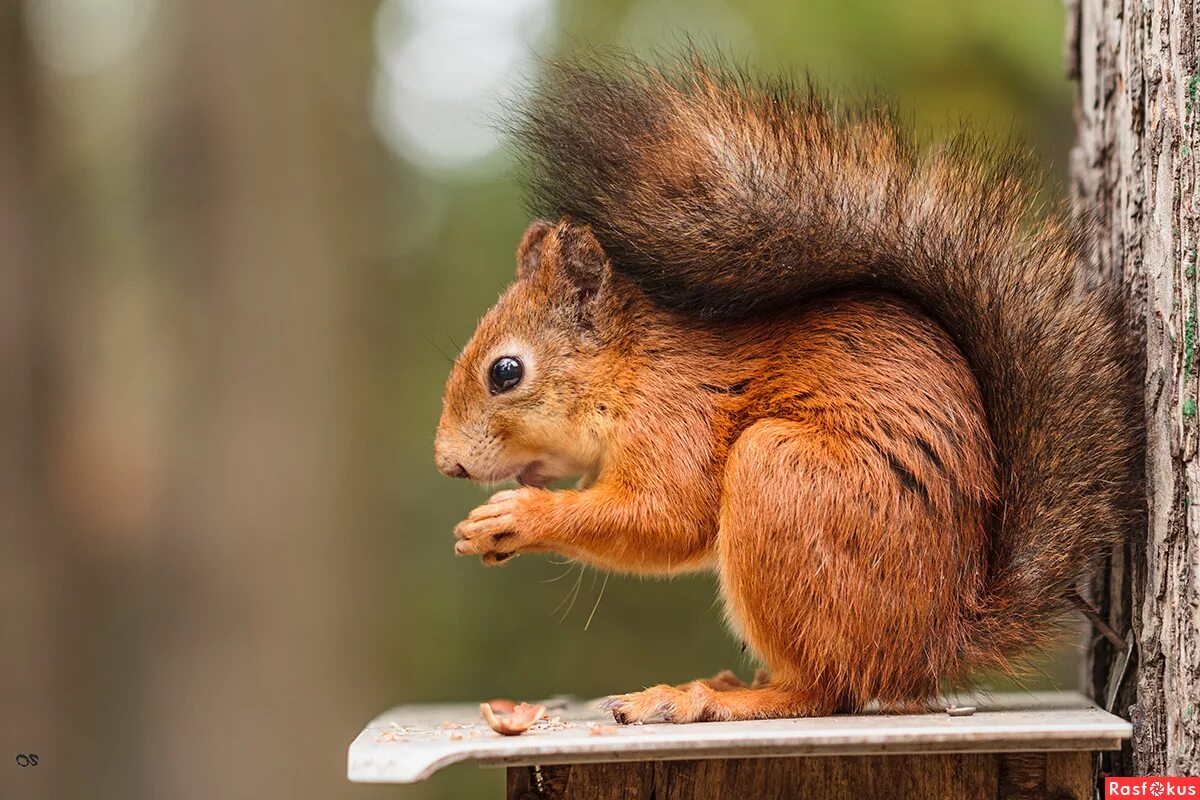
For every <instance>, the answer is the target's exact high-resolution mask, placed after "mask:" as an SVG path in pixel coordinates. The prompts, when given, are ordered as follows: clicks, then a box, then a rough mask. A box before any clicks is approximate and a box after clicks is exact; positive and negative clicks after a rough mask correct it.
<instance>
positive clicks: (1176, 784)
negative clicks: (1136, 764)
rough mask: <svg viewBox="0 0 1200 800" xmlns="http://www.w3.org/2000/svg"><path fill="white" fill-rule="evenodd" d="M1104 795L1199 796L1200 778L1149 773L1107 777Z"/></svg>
mask: <svg viewBox="0 0 1200 800" xmlns="http://www.w3.org/2000/svg"><path fill="white" fill-rule="evenodd" d="M1104 796H1105V798H1110V797H1197V798H1200V778H1178V777H1169V776H1164V775H1147V776H1145V777H1141V778H1105V779H1104Z"/></svg>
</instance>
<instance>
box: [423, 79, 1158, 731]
mask: <svg viewBox="0 0 1200 800" xmlns="http://www.w3.org/2000/svg"><path fill="white" fill-rule="evenodd" d="M548 86H549V88H548V89H547V91H546V93H545V94H544V95H543V96H542V97H541V98H540V99H539V101H538V102H537V103H536V104H535V105H534V106H533V108H532V109H531V110H530V111H529V112H528V115H527V117H528V118H527V126H526V128H525V130H524V131H522V136H523V138H524V140H525V141H526V142H527V143H528V144H529V146H530V147H531V148H532V150H533V151H534V156H535V160H538V159H540V161H541V167H542V169H541V172H540V173H537V177H535V188H536V189H537V191H538V192H539V193H540V194H541V195H542V196H543V197H544V198H545V199H546V202H547V205H548V210H551V211H553V212H554V213H555V214H556V215H561V217H560V219H559V221H558V222H556V223H551V222H544V221H539V222H535V223H534V224H533V225H532V226H531V227H530V228H529V230H528V231H527V232H526V234H525V236H524V237H523V239H522V242H521V245H520V247H519V249H518V256H517V257H518V270H517V274H518V279H517V280H516V282H515V283H514V284H513V285H512V286H511V287H510V288H509V289H508V291H507V292H506V293H505V294H504V295H503V296H502V297H501V298H500V300H499V302H498V303H497V304H496V306H495V307H494V308H492V309H491V310H490V311H489V312H488V313H487V315H485V317H484V318H483V319H482V320H481V321H480V323H479V326H478V328H477V330H476V332H475V335H474V336H473V337H472V339H471V341H470V342H469V343H468V345H467V347H466V348H465V350H464V351H463V353H462V354H461V357H460V358H459V359H458V361H457V362H456V364H455V366H454V369H453V372H452V374H451V376H450V379H449V381H448V383H447V388H446V394H445V400H444V410H443V415H442V419H441V422H440V423H439V426H438V435H437V442H436V447H435V449H436V460H437V463H438V466H439V468H440V469H441V470H442V471H443V472H445V473H446V474H448V475H454V476H457V477H471V478H474V479H477V480H482V481H487V482H497V481H503V480H508V479H512V478H516V479H517V480H518V481H519V482H521V483H522V484H523V485H522V486H521V487H520V488H518V489H510V490H505V491H501V492H499V493H498V494H496V495H494V496H493V497H492V498H491V500H489V502H487V503H485V504H483V505H482V506H480V507H479V508H477V509H475V510H474V511H472V512H471V514H470V515H469V516H468V518H467V519H466V520H464V521H463V522H462V523H460V524H459V526H458V527H457V528H456V530H455V534H456V537H457V540H458V541H457V543H456V546H455V549H456V552H458V553H459V554H461V555H478V556H480V557H481V558H482V559H483V561H484V562H485V563H489V564H494V563H500V562H502V561H504V560H506V559H507V558H509V557H511V556H512V555H514V554H517V553H522V552H544V551H555V552H560V553H564V554H566V555H567V556H569V557H572V558H575V559H579V560H581V561H584V562H587V563H590V564H594V565H597V566H600V567H603V568H609V569H618V570H625V571H632V572H645V573H671V572H677V571H681V570H695V569H714V570H716V571H717V573H718V575H719V576H720V586H721V592H722V595H723V598H724V600H725V607H726V612H727V616H728V619H729V622H730V624H731V626H732V627H733V628H734V629H735V630H736V631H737V632H738V634H739V635H740V636H742V637H743V638H744V639H745V641H746V642H747V643H748V644H749V645H750V647H751V648H753V650H754V652H755V653H756V654H757V655H758V656H759V657H760V658H761V659H762V660H763V661H764V662H765V663H766V664H767V666H769V667H770V677H769V679H765V680H761V681H756V682H755V684H754V685H753V686H749V687H746V686H740V685H737V684H736V683H734V682H732V681H730V680H728V679H722V678H720V676H718V678H716V679H712V680H709V681H696V682H693V683H691V684H687V685H686V686H683V687H671V686H658V687H652V688H650V689H647V690H646V691H644V692H638V693H634V694H630V695H618V696H614V697H613V698H610V700H609V701H608V703H607V705H608V707H610V708H611V709H612V710H613V712H614V714H615V715H616V716H617V718H618V719H620V720H623V721H641V720H646V719H649V718H652V717H654V716H657V715H663V716H665V717H666V718H668V719H671V720H675V721H692V720H700V719H745V718H755V717H772V716H788V715H800V714H823V713H830V712H833V711H838V710H856V709H861V708H862V707H863V706H865V705H866V704H867V703H869V702H871V701H879V702H880V703H881V704H882V705H883V706H884V707H885V708H891V709H897V710H900V709H908V708H913V707H915V706H916V705H917V704H919V703H921V702H923V701H925V700H927V699H928V698H929V697H930V696H931V695H934V694H935V693H936V692H937V691H938V687H939V684H940V683H941V682H943V681H946V680H965V679H968V678H969V676H970V674H971V672H972V670H975V669H978V668H980V667H999V668H1002V669H1003V668H1011V664H1012V661H1011V659H1012V658H1013V656H1014V655H1015V654H1016V653H1017V652H1018V651H1019V650H1020V649H1021V648H1023V647H1026V646H1030V645H1035V644H1037V643H1039V642H1040V641H1043V640H1044V639H1045V638H1046V637H1047V635H1048V633H1049V631H1050V630H1051V621H1052V620H1053V618H1054V615H1055V614H1057V613H1059V612H1060V611H1061V610H1062V608H1063V601H1062V596H1063V592H1064V591H1066V590H1067V589H1069V587H1070V585H1071V583H1072V582H1073V581H1074V580H1075V579H1076V578H1077V576H1078V575H1079V574H1080V573H1081V572H1082V570H1083V569H1084V568H1085V567H1086V565H1087V563H1088V561H1089V560H1090V559H1091V557H1093V556H1094V555H1096V554H1098V553H1100V552H1102V551H1103V549H1104V548H1105V547H1107V546H1108V545H1109V544H1111V543H1113V542H1116V541H1120V539H1121V537H1122V536H1124V535H1125V534H1126V532H1127V531H1128V530H1129V529H1130V528H1131V527H1132V525H1133V523H1134V522H1135V520H1136V518H1137V506H1136V500H1135V498H1136V496H1137V485H1138V481H1137V475H1138V453H1139V452H1140V451H1139V443H1140V441H1141V440H1140V428H1139V427H1138V425H1137V424H1136V420H1137V419H1138V415H1137V400H1136V397H1137V394H1136V388H1135V382H1134V375H1135V371H1134V367H1133V364H1134V363H1135V360H1134V358H1133V353H1134V348H1133V346H1132V343H1131V342H1130V341H1129V339H1128V338H1127V337H1126V336H1125V335H1124V333H1123V331H1122V328H1121V323H1122V316H1121V309H1120V304H1119V297H1118V296H1117V295H1116V294H1115V293H1114V292H1112V291H1110V290H1108V289H1106V288H1104V287H1088V288H1085V287H1082V286H1081V285H1080V284H1079V281H1078V280H1077V279H1076V276H1075V273H1074V271H1073V269H1072V262H1073V260H1074V259H1075V258H1076V257H1077V255H1078V241H1079V239H1078V236H1077V231H1074V232H1073V231H1072V229H1071V228H1070V227H1069V226H1068V225H1067V224H1066V223H1065V222H1064V221H1062V220H1061V219H1060V218H1057V217H1051V218H1048V219H1045V220H1036V219H1034V218H1031V216H1030V209H1031V207H1032V205H1033V200H1032V195H1031V193H1030V191H1029V190H1028V189H1027V188H1025V184H1024V183H1023V182H1022V181H1021V180H1020V179H1019V178H1018V177H1016V175H1015V173H1013V172H1012V171H1011V166H1012V164H1011V161H1004V160H1003V159H1000V160H999V161H995V162H987V160H986V159H982V158H974V157H972V156H971V155H970V154H969V153H968V152H967V151H965V150H963V149H961V148H960V149H957V150H956V149H951V150H948V151H940V152H939V153H938V154H936V155H933V156H928V157H926V156H920V155H918V154H917V153H916V152H915V151H914V150H913V149H912V148H911V146H910V145H909V144H908V143H907V141H906V140H905V139H904V138H903V136H902V135H901V134H900V133H899V132H898V131H897V130H896V129H895V128H894V126H892V125H891V123H890V122H889V120H888V119H887V118H886V117H885V116H879V115H875V116H872V115H868V116H866V117H864V118H862V119H858V120H851V121H849V122H845V123H841V122H839V121H837V120H836V119H834V118H833V117H832V116H831V115H830V114H829V113H828V112H827V111H826V110H825V109H824V107H823V106H822V105H821V103H820V102H819V100H818V99H816V98H815V96H814V95H811V94H809V95H804V94H803V93H798V92H796V91H795V90H792V89H790V88H788V87H786V86H773V87H770V88H768V89H758V88H755V87H754V86H752V85H750V84H748V83H746V82H744V81H739V80H737V79H734V78H731V77H730V76H728V75H722V74H719V73H716V74H715V73H713V72H710V71H708V70H707V69H706V68H705V67H704V66H702V65H692V66H690V67H688V68H687V69H686V70H685V71H684V72H683V73H681V74H675V75H668V74H665V73H661V72H656V71H653V70H646V71H643V72H640V73H639V72H636V71H635V72H634V73H632V75H626V76H622V75H619V74H618V75H616V76H613V75H609V74H606V73H602V72H595V71H588V70H586V69H582V68H578V67H574V66H570V65H566V66H563V65H558V66H556V67H555V68H554V69H553V70H551V73H550V76H549V78H548ZM606 126H607V127H606ZM597 132H599V133H600V134H602V135H597ZM988 163H991V166H988ZM905 298H912V299H905ZM500 357H513V358H518V359H520V361H521V363H522V364H523V365H524V377H523V379H522V380H521V381H520V382H519V383H518V384H517V385H516V386H515V387H513V388H511V389H508V390H504V391H496V390H495V389H494V387H493V388H489V378H488V374H489V369H490V366H491V365H492V364H493V362H495V360H496V359H497V358H500ZM572 476H582V477H581V481H580V485H579V488H577V489H575V490H567V491H550V490H548V489H546V488H544V487H545V486H546V485H547V484H548V483H549V482H551V481H553V480H556V479H562V478H567V477H572Z"/></svg>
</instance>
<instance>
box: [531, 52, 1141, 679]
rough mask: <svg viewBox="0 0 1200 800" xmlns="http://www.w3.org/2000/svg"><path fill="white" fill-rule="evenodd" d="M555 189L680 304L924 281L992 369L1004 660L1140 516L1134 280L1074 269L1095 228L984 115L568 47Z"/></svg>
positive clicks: (553, 160)
mask: <svg viewBox="0 0 1200 800" xmlns="http://www.w3.org/2000/svg"><path fill="white" fill-rule="evenodd" d="M517 134H518V138H519V141H520V142H522V143H523V144H524V146H525V147H526V152H527V154H528V156H529V164H530V166H531V183H532V187H533V189H534V192H535V195H536V196H537V198H538V200H537V204H538V208H537V211H539V212H540V213H542V214H545V215H547V216H550V217H552V218H553V217H557V216H567V217H570V218H572V219H574V220H576V221H578V222H582V223H587V224H589V225H591V227H592V229H593V230H594V231H595V234H596V237H597V238H598V239H599V241H600V243H601V244H602V245H603V246H604V248H605V250H606V252H607V253H608V255H609V256H610V257H611V260H612V266H613V269H614V270H616V271H617V272H622V273H624V274H626V275H629V276H631V277H633V278H634V279H635V280H637V281H638V283H639V284H640V285H641V286H642V287H643V288H644V289H645V290H646V291H647V292H648V293H649V294H650V296H651V297H653V298H655V299H656V300H657V301H658V302H660V303H663V304H665V305H667V306H669V307H671V308H673V309H676V310H682V311H685V312H687V313H690V314H694V315H697V316H703V317H712V318H740V317H746V316H752V315H756V314H760V313H764V312H767V311H769V310H771V309H775V308H779V307H782V306H786V305H789V304H794V303H798V302H800V301H802V300H805V299H807V298H812V297H814V296H817V295H821V294H824V293H828V292H830V291H831V290H835V289H839V288H843V287H850V286H869V287H872V288H873V289H874V290H881V291H886V292H893V293H896V294H898V295H903V296H905V297H907V298H910V299H911V300H912V301H913V302H915V303H917V304H919V305H920V307H921V308H922V309H923V310H925V311H926V312H927V313H928V315H929V316H930V317H932V318H933V319H934V320H936V321H937V322H938V324H939V325H941V326H942V327H943V328H945V330H946V331H947V332H948V333H949V335H950V336H951V337H952V338H953V340H954V342H955V343H956V344H957V346H958V348H959V349H960V350H961V352H962V353H963V355H964V356H965V358H966V361H967V363H968V364H969V365H970V368H971V370H972V371H973V373H974V375H975V377H976V379H977V380H978V384H979V392H980V396H981V398H982V402H983V408H984V411H985V413H986V415H987V424H988V429H989V432H990V435H991V439H992V441H993V442H994V446H995V456H996V464H997V470H998V478H999V486H1000V492H1001V494H1000V498H999V501H998V503H997V504H996V509H997V511H996V513H995V514H994V515H993V518H992V519H991V520H989V521H988V539H989V547H988V553H987V558H988V564H987V567H986V581H985V585H986V590H985V604H984V606H983V609H982V610H981V612H980V613H979V615H978V618H977V619H976V620H974V623H973V625H974V627H973V633H972V637H971V641H970V642H969V644H968V645H967V647H968V649H969V650H970V651H971V657H972V658H973V659H974V660H975V661H976V662H977V663H978V662H982V663H984V664H993V665H1004V664H1005V663H1006V659H1007V658H1008V656H1009V655H1010V654H1011V653H1012V652H1013V651H1014V650H1016V649H1020V648H1022V647H1024V646H1027V645H1029V644H1032V643H1036V642H1037V641H1038V640H1039V639H1040V638H1041V637H1042V636H1044V635H1045V633H1046V632H1047V630H1048V628H1049V625H1048V623H1049V621H1050V618H1051V617H1052V616H1053V615H1055V614H1056V613H1058V612H1059V611H1060V610H1062V608H1063V607H1064V600H1063V597H1064V594H1065V593H1066V592H1068V591H1070V590H1071V588H1072V585H1073V583H1074V582H1075V581H1076V580H1077V579H1078V578H1079V577H1080V575H1081V573H1082V572H1083V571H1084V567H1085V565H1087V564H1090V563H1093V562H1094V560H1095V558H1096V557H1097V556H1099V555H1101V554H1103V553H1104V552H1105V551H1106V550H1107V548H1109V547H1110V546H1111V545H1113V544H1115V543H1117V542H1119V541H1121V540H1122V538H1123V537H1124V536H1126V535H1127V534H1128V533H1129V531H1130V530H1132V529H1133V527H1134V526H1135V525H1136V524H1137V520H1138V515H1139V509H1140V501H1139V499H1138V496H1139V492H1138V488H1139V476H1140V462H1141V451H1142V436H1141V425H1140V419H1141V416H1140V412H1139V390H1138V382H1137V379H1136V370H1135V362H1136V359H1135V354H1136V348H1135V345H1134V343H1133V341H1132V340H1131V337H1130V335H1129V333H1128V327H1127V325H1126V320H1125V317H1124V312H1123V306H1122V302H1121V301H1122V296H1121V294H1120V291H1119V290H1118V289H1116V288H1113V287H1111V286H1109V285H1107V284H1103V285H1102V284H1093V283H1089V282H1088V281H1086V280H1085V279H1084V276H1082V275H1081V274H1080V273H1079V271H1078V270H1077V264H1078V262H1079V260H1080V256H1081V250H1082V241H1083V235H1084V233H1085V231H1084V230H1083V229H1082V227H1081V226H1079V225H1075V224H1072V223H1071V222H1070V221H1069V220H1068V219H1067V218H1066V216H1065V215H1064V214H1063V213H1062V212H1061V211H1055V212H1053V213H1049V214H1043V213H1041V212H1040V208H1039V201H1038V199H1037V196H1036V192H1035V191H1034V190H1033V189H1032V188H1031V187H1030V185H1029V183H1027V182H1026V181H1025V180H1024V179H1023V177H1022V174H1021V173H1022V171H1023V169H1024V162H1023V159H1022V158H1020V157H1018V156H1017V155H1014V154H1013V153H1012V152H1010V151H1008V150H1004V149H995V148H991V147H989V146H988V145H986V143H981V142H980V141H978V140H975V139H971V138H970V137H967V136H962V137H959V138H957V139H956V140H955V141H953V142H952V143H950V144H949V145H947V146H945V147H943V148H940V149H935V150H931V151H928V152H921V151H919V150H918V149H917V148H916V147H915V146H914V145H913V144H912V142H911V141H910V140H909V139H908V137H907V136H906V135H905V134H904V133H903V132H901V131H900V130H899V129H898V127H897V126H896V124H895V123H894V121H893V117H892V115H891V114H890V113H889V112H887V111H877V110H874V109H867V110H865V111H863V112H862V113H859V114H857V115H841V116H839V115H836V114H834V113H832V112H831V111H830V110H829V109H828V107H827V106H826V105H825V103H824V102H823V101H822V99H821V98H820V97H819V96H818V94H817V93H816V92H814V91H813V90H812V89H811V88H805V89H798V88H795V87H793V86H791V85H789V84H788V83H786V82H775V83H769V84H763V85H759V84H755V83H754V82H753V81H751V80H748V79H746V78H745V77H744V76H741V75H737V74H733V73H731V72H728V71H725V70H723V69H720V68H711V67H709V66H706V65H705V64H703V63H702V61H701V60H700V59H699V58H697V57H692V58H691V59H690V60H689V61H688V62H687V63H686V64H684V65H682V66H680V67H678V68H674V69H665V70H664V69H655V68H651V67H647V66H644V65H627V64H626V65H603V64H601V65H597V66H581V65H578V64H570V63H560V64H554V65H552V66H551V67H550V69H549V73H548V75H547V76H546V79H545V82H544V84H543V89H542V91H541V93H540V94H539V95H538V96H537V98H536V99H535V101H534V102H533V103H532V104H531V105H530V106H529V107H528V108H527V109H526V110H525V112H524V115H523V117H522V121H521V123H520V125H519V127H518V130H517Z"/></svg>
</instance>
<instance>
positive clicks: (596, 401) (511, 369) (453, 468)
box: [434, 220, 614, 486]
mask: <svg viewBox="0 0 1200 800" xmlns="http://www.w3.org/2000/svg"><path fill="white" fill-rule="evenodd" d="M613 287H614V280H613V275H612V269H611V265H610V264H609V261H608V257H607V256H606V255H605V253H604V249H603V248H602V247H601V246H600V243H599V242H598V241H596V237H595V236H594V235H593V234H592V230H591V228H590V227H588V226H586V225H575V224H572V223H571V222H570V221H569V220H563V221H561V222H559V223H557V224H554V223H550V222H545V221H537V222H534V223H533V224H532V225H530V226H529V228H528V229H527V230H526V231H525V235H524V236H523V237H522V238H521V244H520V246H519V247H518V248H517V278H516V280H515V281H514V282H513V283H512V284H511V285H510V286H509V287H508V289H507V290H506V291H505V292H504V294H503V295H502V296H501V297H500V300H499V301H498V302H497V303H496V305H495V306H493V307H492V308H491V309H490V310H489V311H488V312H487V314H486V315H485V316H484V317H483V319H482V320H480V322H479V325H478V327H476V329H475V333H474V334H473V335H472V336H471V339H470V341H469V342H467V345H466V347H465V348H463V351H462V353H461V355H460V356H459V358H458V359H457V360H456V361H455V363H454V366H453V367H452V368H451V372H450V378H449V379H448V380H447V382H446V393H445V396H444V398H443V401H442V418H441V421H440V422H439V423H438V428H437V439H436V441H435V443H434V454H435V460H436V462H437V467H438V469H439V470H441V471H442V472H443V473H444V474H446V475H449V476H451V477H456V478H471V479H474V480H477V481H481V482H485V483H496V482H500V481H505V480H509V479H513V478H515V479H517V480H518V481H520V482H521V483H523V484H526V485H534V486H542V485H545V484H547V483H549V482H550V481H553V480H559V479H561V478H568V477H572V476H576V475H581V474H586V473H589V472H592V471H593V470H594V469H595V468H596V467H597V466H598V463H599V460H600V451H601V438H600V437H601V431H600V427H601V425H602V423H601V418H602V416H603V414H604V410H605V409H604V405H603V400H602V394H603V392H604V391H605V389H606V387H607V385H608V379H609V378H610V377H611V376H607V375H605V374H597V369H598V368H602V365H601V364H599V363H597V362H598V360H599V359H602V358H603V357H604V353H605V351H606V348H604V347H602V344H603V343H604V342H605V341H606V340H607V339H608V338H609V337H608V333H609V330H608V329H609V328H611V326H612V324H613V315H614V309H613V303H612V302H611V300H612V297H611V296H612V294H613Z"/></svg>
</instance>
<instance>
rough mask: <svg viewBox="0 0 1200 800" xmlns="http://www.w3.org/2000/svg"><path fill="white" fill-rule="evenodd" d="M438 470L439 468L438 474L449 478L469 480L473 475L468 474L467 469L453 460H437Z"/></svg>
mask: <svg viewBox="0 0 1200 800" xmlns="http://www.w3.org/2000/svg"><path fill="white" fill-rule="evenodd" d="M437 468H438V472H440V473H442V474H443V475H445V476H447V477H449V478H469V477H471V473H469V472H467V468H466V467H464V466H463V465H462V464H460V463H459V462H457V461H454V460H453V459H441V458H439V459H438V460H437Z"/></svg>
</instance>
